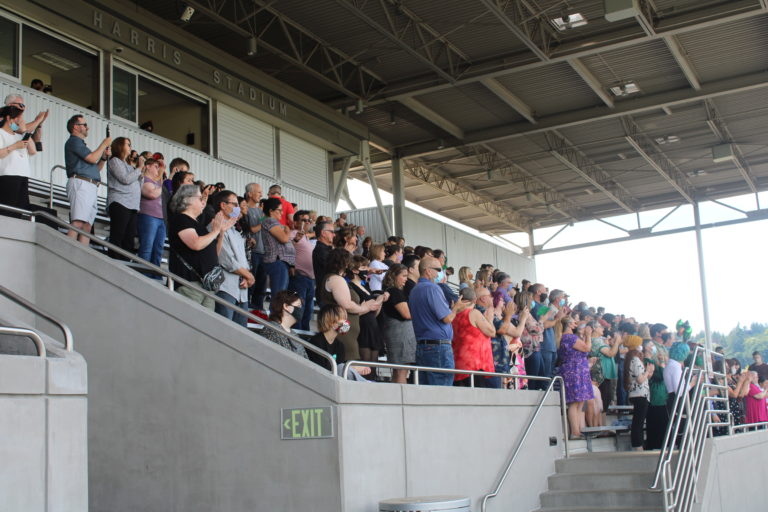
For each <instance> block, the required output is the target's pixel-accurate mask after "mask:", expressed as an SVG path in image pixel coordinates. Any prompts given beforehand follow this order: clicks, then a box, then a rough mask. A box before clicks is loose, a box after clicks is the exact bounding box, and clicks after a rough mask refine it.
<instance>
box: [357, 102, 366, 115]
mask: <svg viewBox="0 0 768 512" xmlns="http://www.w3.org/2000/svg"><path fill="white" fill-rule="evenodd" d="M364 111H365V103H363V98H357V102H356V103H355V114H358V115H360V114H362V113H363V112H364Z"/></svg>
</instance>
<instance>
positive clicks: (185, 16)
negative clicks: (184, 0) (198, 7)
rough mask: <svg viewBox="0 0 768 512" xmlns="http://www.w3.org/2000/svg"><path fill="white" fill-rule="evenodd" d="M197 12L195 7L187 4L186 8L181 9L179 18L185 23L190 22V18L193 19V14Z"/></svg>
mask: <svg viewBox="0 0 768 512" xmlns="http://www.w3.org/2000/svg"><path fill="white" fill-rule="evenodd" d="M194 14H195V8H194V7H192V6H191V5H187V6H185V7H184V10H183V11H181V16H179V19H180V20H181V21H183V22H184V23H189V20H191V19H192V16H194Z"/></svg>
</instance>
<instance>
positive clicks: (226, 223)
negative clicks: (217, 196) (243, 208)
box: [168, 185, 237, 309]
mask: <svg viewBox="0 0 768 512" xmlns="http://www.w3.org/2000/svg"><path fill="white" fill-rule="evenodd" d="M170 206H171V209H172V211H173V212H174V214H173V216H172V217H171V218H170V220H169V233H168V239H169V242H170V246H171V254H170V257H169V261H168V267H169V269H170V271H171V272H172V273H173V274H176V275H178V276H180V277H182V278H184V279H186V280H187V281H191V282H192V284H193V285H194V287H189V286H178V287H177V289H176V291H177V292H179V293H180V294H182V295H184V296H185V297H187V298H189V299H191V300H193V301H195V302H197V303H198V304H202V305H203V307H206V308H209V309H214V304H215V302H214V300H213V299H211V298H209V297H208V296H206V295H205V294H204V293H203V292H202V291H201V290H202V279H203V276H205V275H206V274H207V273H208V272H210V271H211V270H212V269H213V267H215V266H216V265H217V263H218V261H219V256H218V251H219V250H220V249H221V246H220V244H217V243H214V242H215V241H216V240H218V239H221V241H222V242H223V240H224V233H226V231H227V230H228V229H230V228H231V227H232V226H234V225H235V222H236V221H237V219H231V218H227V217H226V216H225V215H224V214H223V213H221V212H219V213H218V214H216V216H215V217H214V219H213V221H212V222H211V225H210V227H209V229H210V231H209V229H206V227H205V226H203V225H201V224H200V223H199V222H198V221H197V218H198V217H199V216H200V213H202V211H203V206H204V204H203V201H202V194H201V193H200V189H199V188H197V187H196V186H195V185H183V186H181V187H180V188H179V190H178V191H177V192H176V195H174V196H173V199H172V200H171V205H170ZM217 246H218V247H217Z"/></svg>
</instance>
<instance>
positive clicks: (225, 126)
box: [217, 103, 275, 176]
mask: <svg viewBox="0 0 768 512" xmlns="http://www.w3.org/2000/svg"><path fill="white" fill-rule="evenodd" d="M217 120H218V124H217V127H218V139H217V140H218V148H219V158H221V159H222V160H226V161H228V162H232V163H233V164H236V165H240V166H242V167H245V168H246V169H250V170H252V171H255V172H257V173H259V174H263V175H265V176H274V175H275V129H274V127H272V126H271V125H269V124H267V123H265V122H263V121H259V120H258V119H256V118H254V117H251V116H249V115H248V114H244V113H242V112H240V111H239V110H236V109H234V108H232V107H230V106H228V105H225V104H223V103H219V105H218V114H217Z"/></svg>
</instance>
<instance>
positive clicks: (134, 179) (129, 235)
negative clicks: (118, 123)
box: [107, 137, 141, 259]
mask: <svg viewBox="0 0 768 512" xmlns="http://www.w3.org/2000/svg"><path fill="white" fill-rule="evenodd" d="M110 149H111V153H112V157H111V158H110V159H109V161H108V162H107V212H108V213H109V241H110V242H111V243H112V244H113V245H116V246H118V247H120V248H121V249H123V250H126V251H128V252H134V251H135V247H134V239H135V237H136V214H137V213H138V211H139V202H140V200H141V169H139V168H136V167H133V166H132V165H131V164H130V163H128V156H129V155H130V154H131V139H128V138H126V137H118V138H116V139H115V140H114V141H112V147H111V148H110ZM109 256H110V258H118V259H125V258H123V257H122V256H120V255H118V254H117V253H116V252H113V251H111V250H110V251H109Z"/></svg>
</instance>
